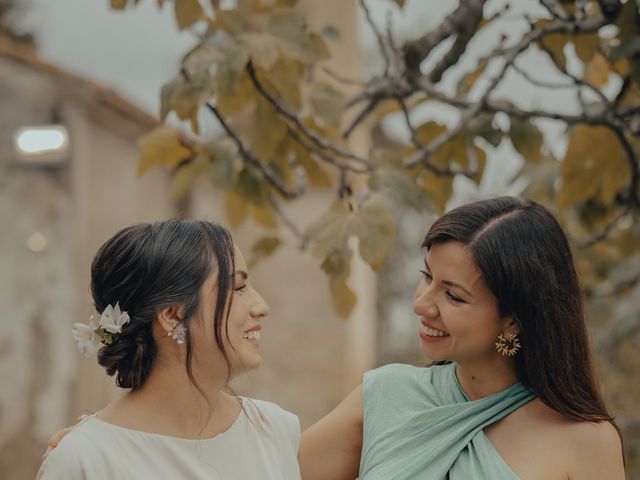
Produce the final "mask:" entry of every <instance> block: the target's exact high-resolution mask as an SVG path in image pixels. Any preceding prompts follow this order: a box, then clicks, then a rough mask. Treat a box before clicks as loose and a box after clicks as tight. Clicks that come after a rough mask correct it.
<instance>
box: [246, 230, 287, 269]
mask: <svg viewBox="0 0 640 480" xmlns="http://www.w3.org/2000/svg"><path fill="white" fill-rule="evenodd" d="M280 245H282V242H281V241H280V239H279V238H278V237H262V238H261V239H260V240H258V241H257V242H256V243H254V244H253V245H252V247H251V260H250V261H249V268H251V267H253V266H254V265H255V264H257V263H258V262H259V261H261V260H263V259H265V258H266V257H268V256H270V255H272V254H273V252H275V251H276V250H277V249H278V247H280Z"/></svg>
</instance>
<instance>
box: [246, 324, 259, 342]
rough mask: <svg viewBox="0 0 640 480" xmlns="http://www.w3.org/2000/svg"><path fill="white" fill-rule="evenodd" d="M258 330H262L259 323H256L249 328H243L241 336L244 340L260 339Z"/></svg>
mask: <svg viewBox="0 0 640 480" xmlns="http://www.w3.org/2000/svg"><path fill="white" fill-rule="evenodd" d="M260 330H262V327H261V326H260V325H256V326H255V327H252V328H250V329H249V330H245V332H244V334H243V335H242V338H244V339H245V340H260Z"/></svg>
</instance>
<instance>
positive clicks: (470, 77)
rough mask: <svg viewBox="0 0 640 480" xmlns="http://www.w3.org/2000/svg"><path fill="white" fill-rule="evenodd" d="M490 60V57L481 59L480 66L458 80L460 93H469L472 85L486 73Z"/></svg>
mask: <svg viewBox="0 0 640 480" xmlns="http://www.w3.org/2000/svg"><path fill="white" fill-rule="evenodd" d="M489 60H490V57H486V58H483V59H481V60H480V61H479V62H478V66H477V67H476V69H475V70H473V71H472V72H470V73H467V74H466V75H465V76H463V77H462V79H461V80H460V82H458V86H457V87H456V90H457V93H458V95H462V94H466V93H469V90H471V87H473V86H474V85H475V83H476V81H477V80H478V78H480V77H481V76H482V74H483V73H484V71H485V69H486V68H487V65H488V64H489Z"/></svg>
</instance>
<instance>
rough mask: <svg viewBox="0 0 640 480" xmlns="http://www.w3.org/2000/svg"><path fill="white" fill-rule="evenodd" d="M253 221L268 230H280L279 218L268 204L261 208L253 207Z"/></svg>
mask: <svg viewBox="0 0 640 480" xmlns="http://www.w3.org/2000/svg"><path fill="white" fill-rule="evenodd" d="M251 214H252V215H253V219H254V220H255V221H256V222H257V223H258V224H260V225H262V226H263V227H266V228H278V217H276V215H275V212H274V211H273V209H272V208H271V206H270V205H269V204H267V203H265V204H264V205H261V206H256V205H251Z"/></svg>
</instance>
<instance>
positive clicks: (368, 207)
mask: <svg viewBox="0 0 640 480" xmlns="http://www.w3.org/2000/svg"><path fill="white" fill-rule="evenodd" d="M352 228H353V232H354V233H355V234H356V235H357V237H358V239H359V241H360V243H359V246H360V255H361V256H362V259H363V260H364V261H365V262H367V263H368V264H369V265H371V268H373V269H374V270H375V271H376V272H377V271H379V270H380V269H381V268H382V265H383V264H384V262H385V260H386V259H387V257H388V256H389V253H390V252H391V248H392V247H393V243H394V241H395V236H396V227H395V220H394V218H393V212H392V211H391V209H390V208H389V206H388V205H387V204H386V202H385V201H384V199H383V198H382V197H380V196H378V195H373V196H371V197H370V198H369V199H368V200H367V201H366V202H365V203H364V204H363V205H362V207H361V208H360V210H358V212H357V214H356V215H355V218H354V219H353V227H352Z"/></svg>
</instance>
